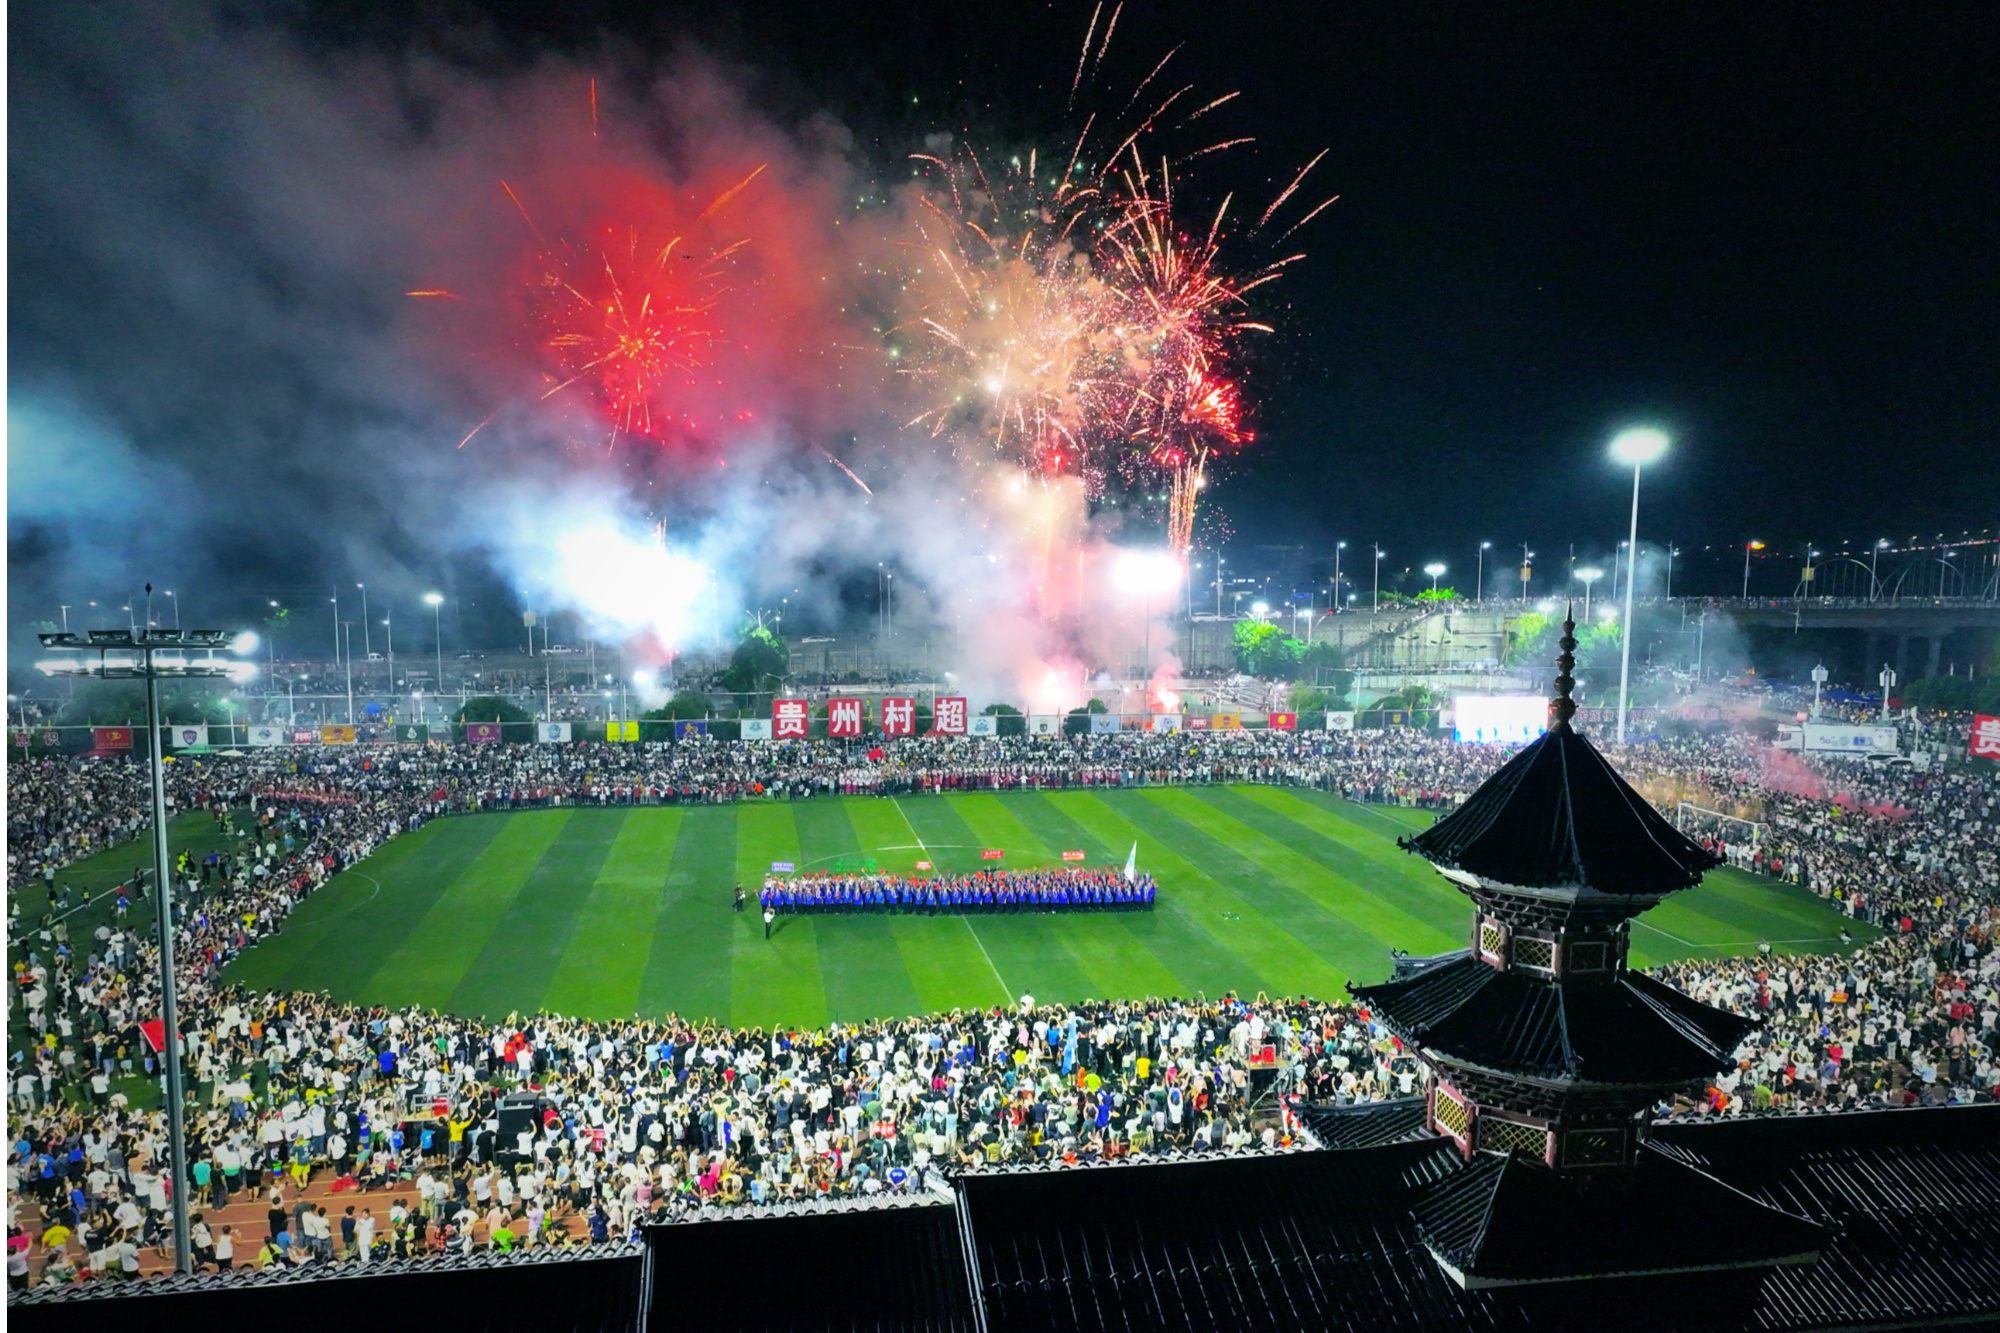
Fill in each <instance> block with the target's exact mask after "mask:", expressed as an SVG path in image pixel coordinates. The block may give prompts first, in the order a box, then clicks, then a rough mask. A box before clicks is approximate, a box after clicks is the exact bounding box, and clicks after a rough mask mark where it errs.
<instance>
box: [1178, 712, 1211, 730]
mask: <svg viewBox="0 0 2000 1333" xmlns="http://www.w3.org/2000/svg"><path fill="white" fill-rule="evenodd" d="M1183 725H1185V726H1186V727H1187V729H1188V730H1189V731H1208V730H1211V728H1210V727H1209V725H1208V715H1207V714H1206V713H1202V714H1198V715H1190V716H1189V717H1188V719H1187V721H1186V723H1184V724H1183Z"/></svg>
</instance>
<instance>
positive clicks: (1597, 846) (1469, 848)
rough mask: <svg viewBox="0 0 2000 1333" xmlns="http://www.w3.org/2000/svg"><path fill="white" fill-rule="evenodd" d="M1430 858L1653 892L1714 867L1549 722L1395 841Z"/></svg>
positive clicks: (1477, 870)
mask: <svg viewBox="0 0 2000 1333" xmlns="http://www.w3.org/2000/svg"><path fill="white" fill-rule="evenodd" d="M1400 842H1401V844H1402V846H1403V847H1405V848H1407V849H1408V850H1410V851H1413V852H1415V853H1417V854H1418V855H1419V856H1422V857H1423V858H1425V859H1426V860H1428V861H1430V862H1431V863H1432V864H1433V865H1437V866H1442V867H1445V868H1448V869H1454V870H1463V871H1466V872H1468V873H1470V874H1474V875H1478V876H1479V877H1481V878H1482V879H1486V880H1490V881H1493V882H1496V883H1500V884H1511V885H1516V886H1518V887H1521V888H1571V887H1588V888H1592V889H1596V890H1599V891H1601V892H1604V893H1620V894H1634V895H1650V896H1654V897H1657V896H1660V895H1662V894H1668V893H1672V892H1674V891H1675V890H1677V889H1689V888H1693V887H1694V886H1695V885H1696V884H1697V883H1699V882H1700V881H1701V877H1702V875H1703V874H1705V873H1706V872H1707V871H1709V870H1711V869H1713V868H1714V867H1716V866H1718V865H1720V864H1721V861H1720V859H1719V858H1717V857H1715V856H1713V855H1712V854H1710V853H1709V852H1707V851H1704V850H1703V849H1702V848H1701V847H1700V846H1699V845H1697V844H1696V843H1695V842H1693V841H1692V840H1690V839H1689V838H1688V836H1687V835H1686V834H1684V833H1682V832H1681V831H1680V830H1678V829H1676V828H1675V827H1674V826H1673V825H1672V824H1669V823H1668V822H1667V821H1666V819H1665V818H1664V817H1662V816H1661V814H1660V812H1659V811H1657V810H1655V809H1654V808H1653V807H1652V805H1651V803H1650V802H1648V801H1647V800H1646V798H1645V797H1643V796H1641V795H1640V794H1639V793H1638V792H1636V791H1633V790H1632V788H1631V787H1630V786H1628V785H1627V784H1626V782H1625V779H1623V778H1621V777H1619V776H1618V774H1617V773H1616V772H1615V771H1613V769H1612V767H1611V765H1610V764H1608V763H1606V762H1605V759H1604V756H1603V755H1601V754H1599V753H1598V752H1597V750H1596V748H1595V747H1594V746H1592V745H1591V743H1590V742H1589V741H1588V740H1586V739H1585V738H1584V737H1582V736H1579V735H1577V734H1576V733H1575V732H1573V731H1570V730H1569V729H1568V728H1566V727H1561V728H1554V729H1551V730H1550V731H1549V732H1548V733H1546V734H1545V735H1543V736H1542V738H1541V739H1540V740H1537V741H1536V742H1535V743H1534V744H1532V745H1530V746H1528V748H1527V749H1525V750H1523V751H1521V753H1519V754H1517V755H1515V756H1514V757H1513V758H1512V759H1511V760H1509V761H1508V762H1507V764H1506V765H1505V766H1504V767H1503V768H1501V770H1500V771H1499V772H1497V773H1495V774H1494V775H1493V776H1492V777H1490V778H1488V779H1487V780H1486V781H1485V782H1484V783H1483V784H1481V785H1480V788H1479V790H1478V791H1475V792H1474V793H1473V794H1472V795H1471V796H1470V797H1468V798H1467V799H1466V802H1465V804H1464V805H1462V806H1460V807H1459V808H1458V809H1456V810H1454V811H1453V812H1452V813H1451V814H1449V815H1447V816H1445V817H1444V818H1443V819H1440V820H1439V821H1438V822H1437V823H1435V824H1433V825H1431V827H1429V828H1428V829H1425V830H1424V831H1423V832H1422V833H1418V834H1415V835H1413V836H1411V837H1408V838H1403V839H1401V840H1400Z"/></svg>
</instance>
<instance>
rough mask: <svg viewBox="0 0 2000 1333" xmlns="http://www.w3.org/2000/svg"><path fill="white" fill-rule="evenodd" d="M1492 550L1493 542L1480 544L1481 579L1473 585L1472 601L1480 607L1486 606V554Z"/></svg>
mask: <svg viewBox="0 0 2000 1333" xmlns="http://www.w3.org/2000/svg"><path fill="white" fill-rule="evenodd" d="M1492 549H1493V543H1492V542H1481V543H1479V578H1478V581H1477V582H1476V583H1475V584H1474V585H1473V593H1472V599H1473V601H1475V602H1476V603H1478V604H1479V605H1480V606H1484V605H1486V553H1487V552H1488V551H1490V550H1492Z"/></svg>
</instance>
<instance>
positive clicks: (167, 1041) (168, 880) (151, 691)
mask: <svg viewBox="0 0 2000 1333" xmlns="http://www.w3.org/2000/svg"><path fill="white" fill-rule="evenodd" d="M139 654H140V656H139V661H140V665H141V669H142V670H144V672H145V673H146V750H147V753H148V755H149V757H150V762H149V763H148V765H147V769H148V772H149V775H150V776H151V778H152V780H153V929H154V933H155V934H156V935H157V936H158V937H159V949H160V1020H161V1027H162V1033H161V1045H162V1048H163V1050H162V1055H163V1057H164V1058H165V1060H166V1062H167V1155H168V1158H169V1160H170V1161H171V1163H172V1165H173V1172H174V1186H173V1190H172V1191H171V1193H172V1202H173V1208H174V1271H175V1272H177V1273H192V1272H193V1271H194V1253H193V1251H192V1250H190V1249H189V1248H188V1191H189V1189H191V1188H192V1187H193V1182H192V1178H191V1177H190V1176H189V1175H188V1162H187V1131H186V1128H185V1127H184V1126H183V1125H182V1123H181V1118H182V1113H183V1111H184V1109H185V1103H184V1101H183V1100H182V1099H183V1096H184V1094H183V1092H182V1091H181V1034H180V1013H179V1002H178V997H177V996H176V994H175V990H174V890H173V878H172V873H171V866H170V864H169V862H168V858H167V779H166V770H167V765H166V759H165V756H164V755H163V754H162V752H161V746H160V679H159V677H158V676H157V675H155V674H154V671H153V650H152V649H151V648H150V647H141V648H140V650H139Z"/></svg>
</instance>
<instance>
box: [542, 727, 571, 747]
mask: <svg viewBox="0 0 2000 1333" xmlns="http://www.w3.org/2000/svg"><path fill="white" fill-rule="evenodd" d="M535 739H536V740H538V741H541V742H542V743H544V744H547V745H554V744H559V743H561V742H564V741H567V740H568V739H569V723H567V722H538V723H536V724H535Z"/></svg>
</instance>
